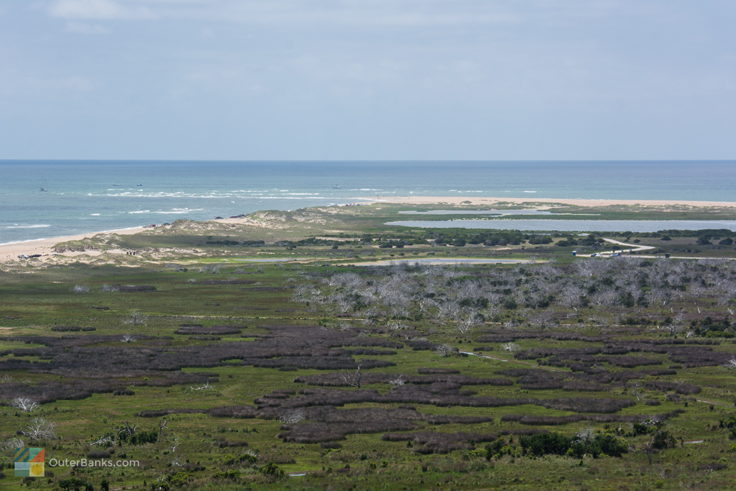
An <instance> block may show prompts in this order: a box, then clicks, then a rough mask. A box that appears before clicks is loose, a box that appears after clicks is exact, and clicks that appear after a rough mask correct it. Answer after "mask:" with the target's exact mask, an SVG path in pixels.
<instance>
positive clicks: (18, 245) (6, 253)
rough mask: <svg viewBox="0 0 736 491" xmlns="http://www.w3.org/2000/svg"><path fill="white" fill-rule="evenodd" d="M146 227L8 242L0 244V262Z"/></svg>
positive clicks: (137, 231) (125, 233) (132, 232)
mask: <svg viewBox="0 0 736 491" xmlns="http://www.w3.org/2000/svg"><path fill="white" fill-rule="evenodd" d="M146 229H147V228H146V227H130V228H120V229H115V230H105V231H102V232H92V233H88V234H79V235H67V236H62V237H50V238H48V239H35V240H24V241H20V242H10V243H7V244H0V262H1V263H5V262H8V261H14V260H17V259H18V256H20V255H21V254H25V255H27V256H31V255H34V254H42V255H43V256H48V255H49V254H54V251H53V247H54V246H55V245H56V244H58V243H60V242H67V241H69V240H81V239H86V238H89V237H94V236H95V235H98V234H118V235H130V234H137V233H139V232H143V231H144V230H146ZM74 254H75V253H71V252H65V253H64V255H67V256H71V255H74ZM41 259H43V258H41Z"/></svg>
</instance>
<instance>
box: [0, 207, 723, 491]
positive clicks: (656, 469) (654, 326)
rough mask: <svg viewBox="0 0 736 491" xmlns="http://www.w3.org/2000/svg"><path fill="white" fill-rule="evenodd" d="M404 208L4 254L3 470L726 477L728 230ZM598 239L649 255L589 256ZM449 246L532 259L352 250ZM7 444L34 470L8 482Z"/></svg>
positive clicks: (286, 479)
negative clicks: (538, 220)
mask: <svg viewBox="0 0 736 491" xmlns="http://www.w3.org/2000/svg"><path fill="white" fill-rule="evenodd" d="M442 207H443V208H445V207H446V205H443V206H442ZM435 208H436V207H435ZM407 209H409V208H408V207H405V206H403V207H402V206H388V205H384V206H374V207H340V208H334V209H330V208H322V209H311V210H299V211H297V212H292V213H291V214H288V213H282V212H261V213H259V214H256V216H255V217H251V220H250V221H249V222H248V223H247V224H241V225H233V224H227V223H208V224H196V223H188V222H180V223H176V224H174V225H171V226H167V227H159V228H158V229H157V230H152V231H148V232H146V233H144V234H141V235H137V236H126V237H123V236H106V237H105V236H98V237H97V238H93V239H89V240H87V241H83V242H80V243H75V244H66V245H61V246H60V248H59V249H60V250H62V249H65V248H67V249H69V248H70V249H78V250H81V249H85V251H87V252H89V253H90V256H89V259H90V260H87V259H85V257H84V254H81V255H79V254H77V255H75V256H73V259H72V260H71V261H77V262H71V261H67V262H64V263H63V264H54V263H53V261H50V262H47V263H44V264H35V265H34V263H33V262H32V261H29V262H27V263H21V264H10V265H6V266H4V271H2V272H0V452H2V455H3V461H4V468H3V469H2V470H1V471H0V486H4V487H7V488H8V489H244V488H272V489H330V488H332V489H343V488H357V489H393V488H396V489H403V488H409V489H419V488H430V487H445V488H451V489H479V488H489V487H490V488H515V487H516V488H519V489H557V488H572V489H577V488H595V489H621V488H628V489H657V488H664V489H674V488H696V489H727V488H729V487H730V486H731V483H732V482H733V481H734V479H736V468H734V466H733V456H734V455H736V454H734V452H736V444H734V442H735V441H736V398H735V397H734V390H736V345H734V343H733V337H734V334H736V319H735V318H734V310H736V299H735V298H734V293H735V292H736V262H735V261H730V260H728V258H731V257H734V256H736V250H735V249H734V248H733V244H729V243H725V242H724V241H726V239H728V238H732V237H733V234H731V233H730V232H727V231H708V232H701V233H693V232H679V231H668V232H666V233H659V234H638V235H635V234H628V233H621V234H610V235H609V234H606V235H601V234H595V235H590V234H589V235H577V234H555V233H551V234H538V233H535V234H526V233H522V232H518V231H512V230H511V231H500V232H499V231H487V232H486V231H477V230H476V231H472V230H462V229H456V230H455V229H443V230H441V231H436V230H435V231H433V230H421V229H416V230H415V229H405V228H398V227H388V226H385V225H383V224H384V223H385V222H386V221H390V220H393V219H395V217H396V216H397V214H398V212H399V211H402V210H407ZM412 209H415V208H412ZM424 209H427V208H424ZM578 211H579V210H578ZM599 211H601V210H599ZM603 211H605V210H602V211H601V212H603ZM609 211H610V212H611V213H613V211H611V210H609ZM566 212H570V210H569V209H566ZM596 212H598V211H596ZM616 213H634V211H633V210H630V209H619V210H617V211H616ZM641 213H645V214H646V213H649V214H651V215H652V216H653V215H657V214H660V215H661V212H659V211H649V212H641ZM660 215H658V216H659V218H661V216H660ZM647 216H649V215H647ZM711 217H712V216H711ZM678 218H682V217H679V216H678ZM259 220H260V221H259ZM259 223H260V225H258V224H259ZM277 223H279V224H281V225H279V227H276V226H275V224H277ZM704 237H706V238H707V243H705V242H706V239H705V238H704ZM604 239H616V240H620V241H623V242H626V243H628V244H641V245H649V246H653V247H655V248H656V250H655V251H652V250H648V251H646V252H641V253H635V254H630V255H629V254H626V255H623V256H621V257H605V258H603V257H594V258H591V257H581V256H583V255H587V256H589V255H590V254H593V253H596V252H599V251H603V250H606V249H608V250H610V249H611V248H612V247H613V244H611V243H608V242H605V241H604ZM119 248H122V249H123V250H128V251H131V250H132V251H135V252H136V254H135V255H128V254H123V255H121V256H116V255H115V253H114V252H111V251H114V250H116V249H119ZM573 250H575V251H577V253H578V255H577V256H573V255H572V251H573ZM92 252H95V253H96V254H97V255H92ZM665 254H669V255H670V256H671V257H670V258H669V259H667V258H665ZM678 255H683V256H685V255H687V256H692V257H694V258H696V259H683V260H680V259H674V257H675V256H678ZM637 256H645V257H637ZM442 257H468V258H473V257H483V258H494V257H495V258H525V259H534V260H536V261H537V262H536V263H530V264H509V265H475V266H473V265H463V264H460V265H455V266H451V267H439V266H414V265H411V264H407V265H401V266H392V267H358V266H355V265H354V264H355V263H359V262H363V261H372V260H376V259H402V258H404V259H413V258H442ZM704 257H708V258H717V259H706V260H703V259H698V258H704ZM22 446H34V447H42V448H45V449H46V463H47V465H46V475H45V476H44V477H43V478H21V477H15V476H14V475H13V468H12V467H13V464H12V457H13V453H14V449H15V448H16V447H22ZM52 458H53V459H57V460H64V459H69V460H77V461H78V460H80V459H87V460H89V461H111V462H118V461H120V462H123V461H125V462H128V461H136V462H138V464H136V465H135V466H132V465H130V466H122V465H121V466H118V467H111V466H95V467H90V466H77V467H63V466H51V465H50V459H52Z"/></svg>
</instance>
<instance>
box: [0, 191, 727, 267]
mask: <svg viewBox="0 0 736 491" xmlns="http://www.w3.org/2000/svg"><path fill="white" fill-rule="evenodd" d="M353 199H356V200H360V202H357V203H355V204H356V205H370V204H380V203H385V204H407V205H438V206H441V205H453V206H457V205H471V206H472V205H475V206H493V205H498V204H513V205H523V204H528V205H530V206H535V207H536V208H540V207H539V205H540V204H542V205H554V204H559V205H572V206H580V207H597V206H644V207H659V208H667V209H670V210H671V209H673V208H679V207H687V208H736V201H686V200H635V199H591V198H537V197H524V198H509V197H477V196H476V197H470V196H375V197H357V198H353ZM206 221H217V222H225V223H242V219H238V220H232V219H227V218H225V219H220V220H217V219H213V220H206ZM150 228H151V226H150V225H147V226H137V227H126V228H118V229H111V230H101V231H96V232H86V233H81V234H75V235H64V236H57V237H46V238H41V239H28V240H20V241H13V242H5V243H0V263H6V262H9V261H15V260H18V259H19V258H18V256H20V255H23V254H24V255H27V256H31V255H36V254H41V255H42V256H48V255H52V254H56V253H55V252H54V251H53V248H54V246H55V245H56V244H59V243H61V242H67V241H71V240H82V239H86V238H90V237H94V236H95V235H98V234H119V235H132V234H137V233H140V232H143V231H145V230H149V229H150ZM74 254H77V253H64V255H74Z"/></svg>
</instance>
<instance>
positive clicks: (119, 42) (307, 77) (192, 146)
mask: <svg viewBox="0 0 736 491" xmlns="http://www.w3.org/2000/svg"><path fill="white" fill-rule="evenodd" d="M734 25H736V2H734V1H733V0H0V159H36V158H38V159H40V158H48V159H192V160H198V159H205V160H206V159H227V160H328V159H329V160H445V159H449V160H452V159H458V160H588V159H590V160H615V159H619V160H626V159H628V160H637V159H663V160H666V159H682V160H689V159H736V138H735V137H734V128H736V29H734V28H733V26H734Z"/></svg>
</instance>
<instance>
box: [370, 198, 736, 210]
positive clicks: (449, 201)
mask: <svg viewBox="0 0 736 491" xmlns="http://www.w3.org/2000/svg"><path fill="white" fill-rule="evenodd" d="M361 199H365V200H367V201H369V202H373V203H405V204H411V205H434V204H437V205H440V204H446V205H462V204H470V205H497V204H499V203H513V204H524V203H529V204H532V203H533V204H534V205H535V207H536V208H539V207H538V206H536V205H537V204H538V203H556V204H564V205H574V206H585V207H596V206H616V205H627V206H650V207H657V208H676V207H693V208H736V201H680V200H640V199H579V198H538V197H536V196H535V197H533V198H532V197H526V198H506V197H504V198H492V197H470V196H376V197H366V198H361Z"/></svg>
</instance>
